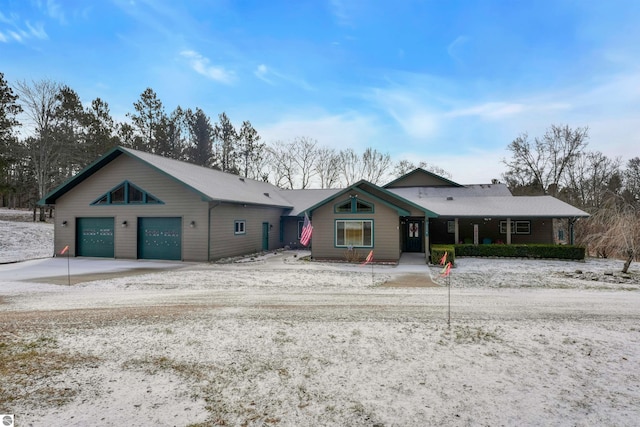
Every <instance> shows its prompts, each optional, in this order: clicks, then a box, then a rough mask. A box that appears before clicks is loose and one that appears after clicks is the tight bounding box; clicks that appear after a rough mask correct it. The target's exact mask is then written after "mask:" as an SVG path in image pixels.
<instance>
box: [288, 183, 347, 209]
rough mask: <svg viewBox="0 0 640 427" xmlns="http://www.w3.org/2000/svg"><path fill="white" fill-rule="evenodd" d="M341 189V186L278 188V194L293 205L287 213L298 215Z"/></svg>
mask: <svg viewBox="0 0 640 427" xmlns="http://www.w3.org/2000/svg"><path fill="white" fill-rule="evenodd" d="M342 190H343V189H342V188H323V189H318V188H316V189H305V190H280V194H281V195H282V197H284V198H285V199H287V200H288V201H289V202H290V203H291V204H292V205H293V209H292V210H291V212H289V213H288V214H287V215H288V216H298V215H300V214H302V213H303V212H304V211H305V210H307V209H308V208H310V207H311V206H314V205H316V204H318V203H320V202H321V201H323V200H325V199H328V198H329V197H332V196H334V195H336V194H338V193H339V192H340V191H342Z"/></svg>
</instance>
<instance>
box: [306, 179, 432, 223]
mask: <svg viewBox="0 0 640 427" xmlns="http://www.w3.org/2000/svg"><path fill="white" fill-rule="evenodd" d="M362 185H368V186H370V187H372V188H374V189H376V190H377V191H380V192H381V193H383V194H384V195H386V196H389V198H391V199H392V200H398V201H400V202H402V203H406V204H407V205H409V206H412V207H414V208H416V209H417V210H419V211H420V212H423V213H424V215H425V217H428V218H437V217H438V216H439V215H438V214H436V213H435V212H432V211H430V210H428V209H425V208H424V207H423V206H420V205H417V204H415V203H413V202H411V201H409V200H407V199H405V198H404V197H401V196H398V195H397V194H394V193H392V192H391V191H389V190H387V189H385V188H382V187H378V186H377V185H375V184H372V183H370V182H368V181H365V180H361V181H358V182H356V183H355V184H353V185H351V186H350V187H347V188H345V189H344V190H342V191H339V192H337V193H336V194H333V195H331V196H329V197H327V198H326V199H324V200H322V201H320V202H318V203H316V204H315V205H313V206H311V207H310V208H307V209H305V210H304V211H301V212H300V213H299V214H298V216H304V213H305V212H307V213H308V214H309V216H311V213H312V212H313V211H314V210H316V209H318V208H319V207H321V206H323V205H325V204H326V203H328V202H329V201H331V200H334V199H338V198H340V197H342V196H343V195H345V194H348V193H350V192H353V191H356V192H358V193H359V194H364V195H367V196H368V197H370V198H371V199H373V200H374V201H376V202H379V203H382V204H384V205H385V206H388V207H390V208H391V209H393V210H395V211H396V212H398V215H400V216H410V214H411V213H410V212H409V211H407V210H406V209H403V208H401V207H400V206H398V205H396V204H393V203H391V202H389V201H387V200H384V199H381V198H380V197H378V196H376V195H374V194H372V193H371V192H369V191H367V190H366V189H364V188H361V187H360V186H362Z"/></svg>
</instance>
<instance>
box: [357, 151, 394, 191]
mask: <svg viewBox="0 0 640 427" xmlns="http://www.w3.org/2000/svg"><path fill="white" fill-rule="evenodd" d="M390 166H391V155H389V153H386V154H383V153H381V152H379V151H378V150H376V149H374V148H367V149H366V150H364V153H362V172H363V174H362V179H366V180H367V181H369V182H370V183H372V184H380V183H381V181H382V178H383V177H385V175H386V174H387V173H388V172H389V168H390Z"/></svg>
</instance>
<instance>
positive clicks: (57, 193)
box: [37, 147, 239, 205]
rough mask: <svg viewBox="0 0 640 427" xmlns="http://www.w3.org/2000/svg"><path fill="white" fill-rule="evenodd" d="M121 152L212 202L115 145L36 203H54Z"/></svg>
mask: <svg viewBox="0 0 640 427" xmlns="http://www.w3.org/2000/svg"><path fill="white" fill-rule="evenodd" d="M121 154H125V155H127V156H129V157H130V158H132V159H136V160H138V161H140V162H142V163H144V164H145V165H147V166H148V167H150V168H151V169H153V170H155V171H157V172H159V173H160V174H161V175H164V176H166V177H168V178H169V179H171V180H172V181H175V182H177V183H179V184H181V185H183V186H185V187H187V188H188V189H189V190H191V191H193V192H194V193H196V194H198V195H199V196H200V197H202V200H203V201H206V202H213V201H214V199H212V198H211V197H209V196H207V195H206V194H204V193H203V192H201V191H199V190H197V189H195V188H193V187H192V186H190V185H189V184H187V183H185V182H184V181H181V180H179V179H178V178H176V177H174V176H173V175H171V174H170V173H168V172H165V171H164V170H162V169H160V168H158V167H156V166H154V165H152V164H151V163H149V162H147V161H146V160H143V159H142V158H140V157H138V156H137V155H136V154H135V153H132V152H131V151H129V150H128V149H127V148H124V147H115V148H112V149H111V150H109V151H108V152H107V153H106V154H105V155H103V156H102V157H100V158H99V159H97V160H96V161H94V162H93V163H91V164H90V165H89V166H87V167H86V168H84V169H83V170H82V171H80V172H79V173H78V174H77V175H75V176H74V177H72V178H70V179H69V180H67V181H66V182H65V183H63V184H62V185H60V186H59V187H58V188H56V189H55V190H53V191H51V192H50V193H49V194H47V195H46V196H45V197H43V198H42V199H40V200H39V201H38V202H37V204H38V205H55V203H56V200H57V199H58V198H59V197H61V196H63V195H64V194H66V193H67V192H68V191H70V190H71V189H73V188H74V187H76V186H77V185H78V184H80V183H81V182H83V181H84V180H86V179H87V178H89V177H90V176H91V175H93V174H94V173H96V172H97V171H98V170H100V169H102V168H103V167H104V166H106V165H107V164H108V163H110V162H111V161H113V160H114V159H116V158H117V157H118V156H120V155H121ZM236 203H239V202H236Z"/></svg>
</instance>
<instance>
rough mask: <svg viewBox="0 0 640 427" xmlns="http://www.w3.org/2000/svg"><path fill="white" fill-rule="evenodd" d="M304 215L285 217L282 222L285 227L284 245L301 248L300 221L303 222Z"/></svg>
mask: <svg viewBox="0 0 640 427" xmlns="http://www.w3.org/2000/svg"><path fill="white" fill-rule="evenodd" d="M303 221H304V217H297V216H294V217H288V216H286V217H283V218H282V223H283V227H284V234H283V242H282V243H283V245H285V246H287V245H288V246H290V247H292V248H295V247H298V248H301V247H302V245H301V244H300V239H298V222H303Z"/></svg>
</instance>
